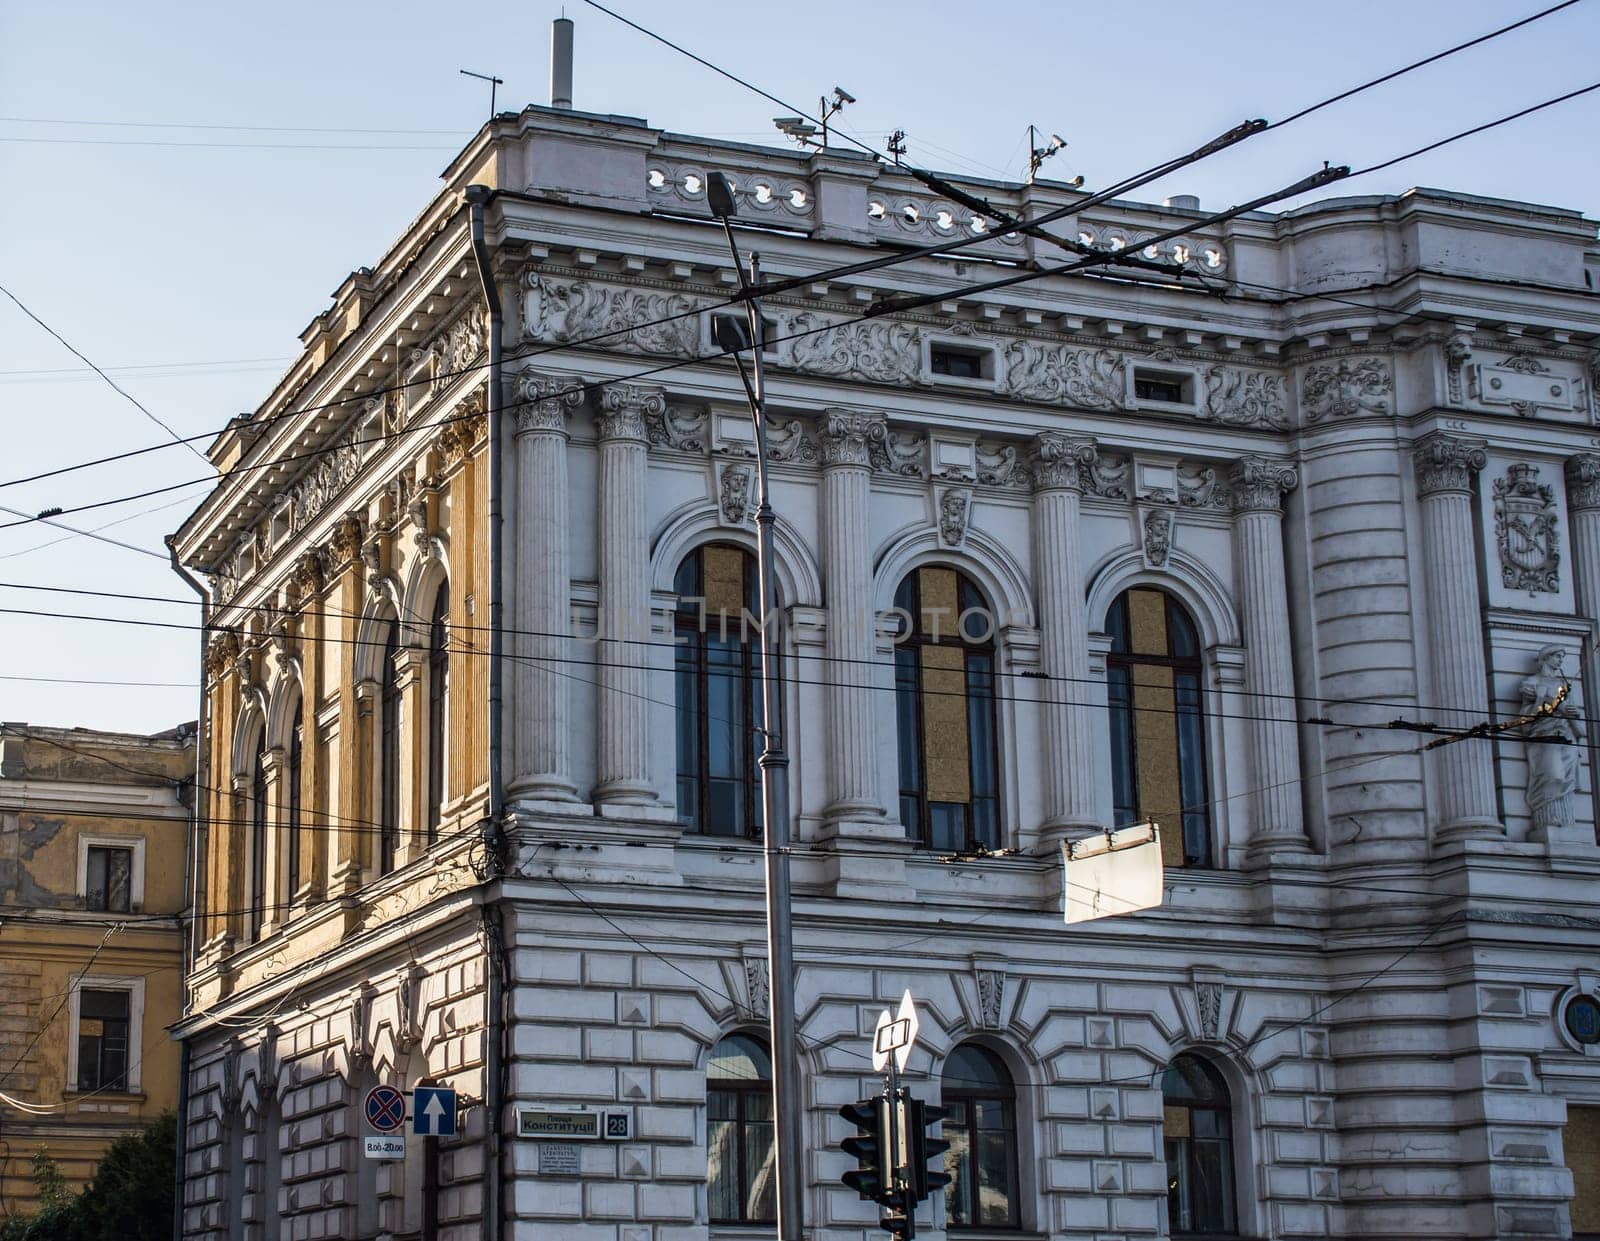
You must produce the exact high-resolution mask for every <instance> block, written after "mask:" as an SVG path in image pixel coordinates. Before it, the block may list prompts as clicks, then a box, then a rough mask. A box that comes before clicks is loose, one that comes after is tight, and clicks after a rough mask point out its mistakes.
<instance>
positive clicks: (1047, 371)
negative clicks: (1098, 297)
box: [1000, 340, 1128, 409]
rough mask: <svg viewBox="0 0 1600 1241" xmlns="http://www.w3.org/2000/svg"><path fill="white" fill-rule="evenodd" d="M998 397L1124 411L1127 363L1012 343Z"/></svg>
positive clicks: (1107, 355) (1110, 356)
mask: <svg viewBox="0 0 1600 1241" xmlns="http://www.w3.org/2000/svg"><path fill="white" fill-rule="evenodd" d="M1005 359H1006V367H1005V377H1004V378H1003V380H1002V381H1001V384H1000V391H1001V392H1003V393H1005V394H1006V395H1008V396H1015V397H1020V398H1021V399H1023V400H1026V401H1043V402H1046V403H1049V404H1052V405H1067V406H1071V407H1073V408H1075V409H1125V408H1127V404H1128V381H1127V359H1125V358H1124V357H1122V356H1121V355H1119V354H1116V353H1113V352H1112V351H1111V350H1109V349H1070V348H1068V347H1066V346H1064V345H1042V344H1038V343H1036V342H1034V341H1026V340H1018V341H1012V342H1011V344H1009V345H1007V346H1006V349H1005Z"/></svg>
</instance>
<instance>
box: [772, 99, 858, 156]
mask: <svg viewBox="0 0 1600 1241" xmlns="http://www.w3.org/2000/svg"><path fill="white" fill-rule="evenodd" d="M855 101H856V97H855V96H854V95H852V94H851V93H850V92H849V91H847V90H845V88H844V87H842V86H835V87H834V88H833V94H832V95H831V96H829V95H823V96H821V97H820V98H819V99H818V100H817V123H816V124H815V125H813V124H812V123H811V121H810V120H809V119H808V118H806V117H803V116H775V117H773V118H772V123H773V124H774V125H776V126H777V127H778V129H779V131H780V132H782V133H784V134H785V135H787V136H788V137H790V138H793V139H794V140H795V141H796V142H798V143H799V144H800V145H801V146H803V147H820V148H821V149H822V150H824V151H826V150H827V149H828V122H829V121H831V120H832V119H833V118H834V117H835V116H836V115H838V113H839V112H840V111H841V110H842V109H843V108H844V106H845V104H847V103H854V102H855ZM819 133H820V134H821V135H822V137H821V138H820V139H819V138H818V137H817V135H818V134H819Z"/></svg>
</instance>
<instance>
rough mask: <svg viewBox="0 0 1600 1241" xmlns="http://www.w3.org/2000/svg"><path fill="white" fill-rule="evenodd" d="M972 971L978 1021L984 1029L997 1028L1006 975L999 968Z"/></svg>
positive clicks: (1004, 991) (998, 1026) (1004, 992)
mask: <svg viewBox="0 0 1600 1241" xmlns="http://www.w3.org/2000/svg"><path fill="white" fill-rule="evenodd" d="M973 973H974V975H975V977H976V978H977V983H978V1021H979V1023H980V1024H981V1025H982V1026H983V1028H984V1029H985V1030H998V1029H999V1028H1000V1015H1001V1010H1002V1007H1003V1003H1004V1000H1005V994H1006V976H1005V975H1004V974H1003V973H1002V972H1001V971H999V970H986V969H979V970H974V971H973Z"/></svg>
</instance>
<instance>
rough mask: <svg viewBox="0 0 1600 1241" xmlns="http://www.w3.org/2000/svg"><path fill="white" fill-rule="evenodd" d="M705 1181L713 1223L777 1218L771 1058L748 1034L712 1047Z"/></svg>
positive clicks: (745, 1222)
mask: <svg viewBox="0 0 1600 1241" xmlns="http://www.w3.org/2000/svg"><path fill="white" fill-rule="evenodd" d="M706 1186H707V1194H708V1197H709V1199H710V1204H711V1222H712V1223H713V1224H764V1223H771V1222H772V1221H773V1220H774V1219H776V1218H777V1212H776V1209H775V1207H774V1197H773V1195H774V1192H775V1190H776V1188H777V1168H776V1166H775V1164H774V1162H773V1148H772V1060H771V1058H770V1057H769V1056H768V1055H767V1049H766V1047H765V1046H764V1045H763V1044H762V1043H761V1042H760V1041H759V1040H758V1039H756V1038H754V1037H752V1036H751V1035H748V1034H730V1035H728V1036H727V1037H726V1038H724V1039H723V1040H721V1041H720V1042H719V1043H718V1044H717V1045H716V1046H715V1047H713V1048H712V1049H711V1061H710V1064H709V1065H708V1066H707V1068H706Z"/></svg>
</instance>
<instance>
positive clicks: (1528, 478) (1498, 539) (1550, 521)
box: [1494, 461, 1561, 594]
mask: <svg viewBox="0 0 1600 1241" xmlns="http://www.w3.org/2000/svg"><path fill="white" fill-rule="evenodd" d="M1538 479H1539V467H1538V466H1536V465H1529V464H1528V463H1527V462H1525V461H1516V462H1513V463H1512V464H1511V465H1510V466H1509V467H1507V469H1506V473H1505V477H1504V478H1497V479H1495V483H1494V538H1495V546H1496V549H1497V551H1498V552H1499V555H1500V581H1501V584H1502V585H1504V586H1505V588H1506V589H1507V590H1526V591H1528V592H1529V593H1530V594H1558V593H1559V592H1560V590H1561V552H1560V550H1559V549H1560V543H1561V530H1560V528H1559V526H1558V524H1557V518H1556V493H1555V488H1554V487H1550V486H1547V485H1546V484H1544V483H1541V482H1539V481H1538Z"/></svg>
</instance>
